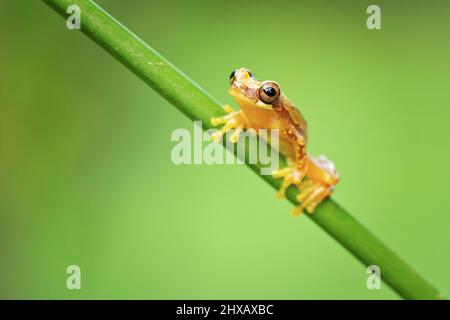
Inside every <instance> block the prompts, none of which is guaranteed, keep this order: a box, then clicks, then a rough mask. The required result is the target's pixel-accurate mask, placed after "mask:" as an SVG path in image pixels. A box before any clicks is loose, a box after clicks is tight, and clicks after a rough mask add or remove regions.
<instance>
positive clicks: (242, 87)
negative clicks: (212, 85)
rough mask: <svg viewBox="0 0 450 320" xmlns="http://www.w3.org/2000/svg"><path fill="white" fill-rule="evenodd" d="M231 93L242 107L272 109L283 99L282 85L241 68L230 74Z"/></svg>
mask: <svg viewBox="0 0 450 320" xmlns="http://www.w3.org/2000/svg"><path fill="white" fill-rule="evenodd" d="M230 83H231V87H230V89H229V92H230V94H231V95H232V96H233V97H234V98H235V99H236V101H237V103H238V104H239V105H240V106H241V108H246V107H247V108H252V107H253V108H254V107H256V108H261V109H270V110H271V109H272V108H273V107H274V105H276V104H277V103H278V102H279V101H280V99H281V90H280V86H279V85H278V84H277V83H276V82H274V81H259V80H257V79H255V77H254V76H253V74H252V73H251V72H250V70H248V69H246V68H240V69H236V70H235V71H233V72H232V73H231V75H230Z"/></svg>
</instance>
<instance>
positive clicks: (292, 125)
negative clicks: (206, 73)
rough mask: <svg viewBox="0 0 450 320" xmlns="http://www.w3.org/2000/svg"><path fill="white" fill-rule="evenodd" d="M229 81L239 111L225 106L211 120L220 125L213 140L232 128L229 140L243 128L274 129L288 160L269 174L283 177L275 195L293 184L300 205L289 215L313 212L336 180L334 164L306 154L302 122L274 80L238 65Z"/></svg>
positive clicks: (282, 152)
mask: <svg viewBox="0 0 450 320" xmlns="http://www.w3.org/2000/svg"><path fill="white" fill-rule="evenodd" d="M230 83H231V87H230V89H229V92H230V94H231V95H232V96H233V97H234V99H235V100H236V102H237V103H238V104H239V106H240V110H239V111H234V110H233V109H232V108H231V107H230V106H229V105H225V107H224V108H225V111H226V112H227V113H228V114H227V115H225V116H222V117H217V118H212V119H211V123H212V125H213V126H218V125H221V124H223V125H224V126H223V127H222V129H221V130H220V131H218V132H217V133H215V134H214V135H213V137H212V138H213V140H215V141H219V140H221V139H222V136H223V135H224V134H225V133H226V132H227V131H229V130H232V129H234V131H233V132H232V134H231V136H230V140H231V141H232V142H233V143H235V142H237V141H238V139H239V136H240V134H241V132H242V130H245V129H249V128H252V129H254V130H256V131H258V129H278V130H279V137H280V144H279V146H280V147H279V149H280V150H279V152H280V153H281V154H283V155H284V156H285V157H286V158H287V159H288V165H287V166H286V167H285V168H282V169H280V170H276V171H274V172H273V173H272V175H273V177H274V178H283V183H282V185H281V188H280V190H279V191H278V192H277V196H278V197H279V198H283V197H284V194H285V191H286V189H287V188H288V187H289V186H290V185H291V184H293V185H295V186H296V187H298V188H299V191H300V192H299V194H298V196H297V200H298V202H299V203H300V204H299V205H298V206H297V207H296V208H295V209H294V211H293V214H295V215H298V214H300V213H301V212H302V211H303V210H305V209H306V211H307V212H308V213H313V212H314V210H315V208H316V206H317V205H318V204H319V203H320V202H321V201H322V200H323V199H324V198H326V197H327V196H329V195H330V194H331V192H332V191H333V186H334V185H335V184H337V183H338V181H339V174H338V173H337V171H336V169H335V166H334V164H333V163H332V162H331V161H329V160H327V159H326V158H325V157H324V156H319V157H318V158H314V157H312V156H310V155H308V154H307V152H306V145H307V130H306V129H307V125H306V121H305V119H304V118H303V116H302V115H301V113H300V111H298V109H297V108H296V107H295V106H294V104H293V103H292V102H291V101H290V100H289V99H288V98H287V97H286V96H285V95H283V94H282V92H281V89H280V86H279V85H278V84H277V83H276V82H274V81H259V80H257V79H255V77H254V76H253V75H252V73H251V72H250V71H249V70H248V69H246V68H240V69H237V70H235V71H233V72H232V73H231V75H230Z"/></svg>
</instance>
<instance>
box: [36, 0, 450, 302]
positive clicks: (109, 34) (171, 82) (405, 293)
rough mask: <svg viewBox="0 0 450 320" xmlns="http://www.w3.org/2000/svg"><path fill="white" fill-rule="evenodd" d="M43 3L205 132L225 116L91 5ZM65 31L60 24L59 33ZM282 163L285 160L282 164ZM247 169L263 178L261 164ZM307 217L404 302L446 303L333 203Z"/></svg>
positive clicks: (75, 0)
mask: <svg viewBox="0 0 450 320" xmlns="http://www.w3.org/2000/svg"><path fill="white" fill-rule="evenodd" d="M43 1H44V2H45V3H47V4H48V5H49V6H51V7H52V8H53V9H55V10H56V11H57V12H59V13H60V14H61V15H62V16H64V17H68V16H69V14H67V13H66V10H67V8H68V7H69V6H70V5H77V6H78V7H79V8H80V9H81V31H82V32H84V33H85V34H86V35H87V36H88V37H90V38H91V39H92V40H94V41H95V42H96V43H97V44H99V45H100V46H102V47H103V48H104V49H105V50H106V51H108V52H109V53H110V54H111V55H112V56H113V57H115V58H116V59H118V60H119V61H120V62H122V63H123V64H124V65H125V66H126V67H127V68H128V69H130V70H131V71H132V72H134V73H135V74H136V75H137V76H138V77H140V78H141V79H142V80H144V81H145V82H146V83H147V84H148V85H150V86H151V87H152V88H153V89H154V90H156V91H157V92H158V93H159V94H161V95H162V96H163V97H164V98H166V99H167V100H168V101H169V102H170V103H171V104H173V105H174V106H175V107H177V108H178V109H179V110H180V111H181V112H183V113H184V114H185V115H187V116H188V117H189V118H190V119H192V120H197V121H202V123H203V127H204V129H208V128H210V119H211V117H215V116H218V115H221V114H223V113H224V110H223V108H222V105H221V104H220V103H219V102H218V101H217V100H215V99H214V98H213V97H211V96H210V95H209V94H208V93H207V92H205V90H203V89H202V88H200V87H199V86H198V85H197V84H196V83H195V82H194V81H192V80H191V79H189V78H188V77H187V76H186V75H185V74H183V73H182V72H181V71H180V70H178V69H177V68H176V67H175V66H173V65H172V64H171V63H170V62H168V61H167V60H166V59H164V58H163V57H162V56H161V55H160V54H158V53H157V52H156V51H155V50H154V49H152V48H151V47H150V46H149V45H147V44H146V43H145V42H144V41H142V40H141V39H140V38H138V37H137V36H136V35H135V34H134V33H132V32H131V31H130V30H128V29H127V28H126V27H125V26H123V25H122V24H120V23H119V22H118V21H117V20H115V19H114V18H113V17H112V16H111V15H109V14H108V13H107V12H106V11H105V10H103V9H102V8H101V7H99V6H98V5H97V4H96V3H94V2H93V1H90V0H43ZM64 27H65V26H64V25H63V24H62V25H61V28H64ZM284 163H285V162H284V159H282V162H281V165H283V164H284ZM249 166H250V167H251V168H252V169H253V170H254V171H255V172H257V173H258V174H259V172H260V165H259V164H256V165H249ZM261 177H262V178H263V179H264V180H266V181H267V183H269V184H270V185H272V186H273V187H274V188H276V189H278V187H279V186H280V181H279V179H277V180H275V179H273V178H272V177H271V176H261ZM287 198H288V199H289V201H290V202H292V203H293V204H296V190H295V188H290V189H289V190H288V191H287ZM305 215H306V214H305ZM307 216H308V217H309V218H310V219H312V220H313V221H314V222H315V223H317V224H318V225H319V226H320V227H321V228H322V229H323V230H325V231H326V232H327V233H328V234H329V235H331V236H332V237H333V238H334V239H336V241H338V242H339V243H340V244H341V245H342V246H344V247H345V248H346V249H347V250H348V251H349V252H351V253H352V254H353V255H354V256H355V257H356V258H357V259H359V260H360V261H361V262H362V263H363V264H364V265H365V266H366V267H367V266H369V265H377V266H379V267H380V269H381V277H382V279H383V280H384V282H385V283H387V284H388V285H389V286H390V287H391V288H392V289H394V290H395V291H396V292H397V293H398V294H399V295H400V296H401V297H403V298H406V299H440V298H443V297H442V296H441V295H440V294H439V292H438V291H437V290H436V289H435V288H433V286H431V285H430V284H429V283H428V282H427V281H426V280H425V279H424V278H423V277H422V276H420V275H419V274H418V273H417V272H415V271H414V270H413V269H412V268H411V267H410V266H409V265H407V264H406V263H405V262H404V261H403V260H401V259H400V258H399V257H398V256H397V255H396V254H395V253H394V252H393V251H392V250H390V249H389V248H388V247H387V246H385V245H384V244H383V243H382V242H381V241H380V240H378V239H377V238H376V237H375V236H374V235H373V234H372V233H371V232H369V231H368V230H367V229H366V228H365V227H364V226H362V225H361V224H360V223H359V222H358V221H356V220H355V219H354V218H353V217H352V216H351V215H350V214H349V213H348V212H346V211H345V210H344V209H343V208H342V207H341V206H339V205H338V204H337V203H336V202H334V201H333V200H332V199H327V200H325V201H324V202H323V203H322V204H320V205H319V206H318V208H317V210H316V213H315V214H313V215H307ZM399 232H400V231H399ZM361 286H365V283H361Z"/></svg>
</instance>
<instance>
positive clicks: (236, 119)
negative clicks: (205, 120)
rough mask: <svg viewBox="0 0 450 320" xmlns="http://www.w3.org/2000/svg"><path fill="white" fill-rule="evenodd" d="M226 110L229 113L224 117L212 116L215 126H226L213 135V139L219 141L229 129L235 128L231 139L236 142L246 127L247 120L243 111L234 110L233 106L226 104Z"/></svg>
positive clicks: (212, 122)
mask: <svg viewBox="0 0 450 320" xmlns="http://www.w3.org/2000/svg"><path fill="white" fill-rule="evenodd" d="M224 109H225V111H226V112H227V113H228V114H227V115H224V116H222V117H216V118H211V124H212V125H213V126H214V127H217V126H218V125H221V124H223V125H224V126H223V127H222V129H220V130H219V131H218V132H216V133H214V134H213V135H212V140H213V141H215V142H219V141H220V140H221V139H222V136H224V135H225V134H226V133H227V132H228V131H230V130H231V129H234V132H233V133H232V134H231V136H230V141H231V142H232V143H236V142H237V141H238V139H239V136H240V134H241V132H242V130H243V129H244V128H245V127H246V121H245V118H244V115H243V114H242V111H240V110H239V111H234V110H233V108H231V106H229V105H228V104H226V105H225V106H224Z"/></svg>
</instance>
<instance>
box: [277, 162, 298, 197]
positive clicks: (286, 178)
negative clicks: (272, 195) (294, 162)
mask: <svg viewBox="0 0 450 320" xmlns="http://www.w3.org/2000/svg"><path fill="white" fill-rule="evenodd" d="M304 176H305V172H304V171H302V170H299V169H298V168H296V167H294V166H287V167H285V168H283V169H280V170H276V171H274V172H272V177H274V178H275V179H277V178H283V183H282V184H281V187H280V189H279V190H278V192H277V197H278V198H279V199H282V198H284V196H285V193H286V189H287V188H288V187H289V186H290V185H291V184H293V185H296V186H298V185H300V183H301V182H302V180H303V178H304Z"/></svg>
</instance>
